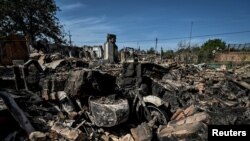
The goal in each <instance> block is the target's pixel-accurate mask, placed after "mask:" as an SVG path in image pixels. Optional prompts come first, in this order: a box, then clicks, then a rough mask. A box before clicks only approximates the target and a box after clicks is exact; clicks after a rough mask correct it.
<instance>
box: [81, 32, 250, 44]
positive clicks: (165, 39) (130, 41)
mask: <svg viewBox="0 0 250 141" xmlns="http://www.w3.org/2000/svg"><path fill="white" fill-rule="evenodd" d="M241 33H250V30H245V31H236V32H225V33H215V34H205V35H192V39H193V38H201V37H209V36H219V35H233V34H241ZM182 39H190V36H186V37H184V36H183V37H170V38H157V41H169V40H182ZM154 41H156V40H155V39H151V40H127V41H119V42H118V43H137V42H138V43H139V42H154ZM76 42H78V43H89V44H97V43H101V42H98V41H97V42H84V41H76Z"/></svg>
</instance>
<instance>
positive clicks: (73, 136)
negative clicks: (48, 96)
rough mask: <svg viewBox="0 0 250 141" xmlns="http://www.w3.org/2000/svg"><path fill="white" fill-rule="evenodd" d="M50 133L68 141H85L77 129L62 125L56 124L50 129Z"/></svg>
mask: <svg viewBox="0 0 250 141" xmlns="http://www.w3.org/2000/svg"><path fill="white" fill-rule="evenodd" d="M51 130H52V131H55V132H56V133H58V134H60V135H61V136H63V137H64V138H66V139H67V140H69V141H82V140H84V139H85V137H84V134H83V133H82V131H81V130H79V129H74V128H71V127H67V126H64V125H63V124H62V123H59V122H56V123H55V124H54V125H53V126H52V128H51Z"/></svg>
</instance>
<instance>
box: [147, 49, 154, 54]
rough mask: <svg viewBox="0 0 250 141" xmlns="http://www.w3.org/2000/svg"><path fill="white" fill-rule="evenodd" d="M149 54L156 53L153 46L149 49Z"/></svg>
mask: <svg viewBox="0 0 250 141" xmlns="http://www.w3.org/2000/svg"><path fill="white" fill-rule="evenodd" d="M147 54H155V49H154V48H153V47H151V48H150V49H149V50H147Z"/></svg>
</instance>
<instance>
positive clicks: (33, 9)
mask: <svg viewBox="0 0 250 141" xmlns="http://www.w3.org/2000/svg"><path fill="white" fill-rule="evenodd" d="M58 10H59V8H58V7H57V6H56V4H55V1H54V0H1V2H0V36H6V35H9V34H12V33H14V34H21V35H24V36H27V37H29V38H30V40H31V42H32V43H33V42H34V41H36V40H37V39H45V38H47V39H52V40H54V41H55V42H63V30H62V26H61V25H60V24H59V20H58V19H57V17H56V12H57V11H58Z"/></svg>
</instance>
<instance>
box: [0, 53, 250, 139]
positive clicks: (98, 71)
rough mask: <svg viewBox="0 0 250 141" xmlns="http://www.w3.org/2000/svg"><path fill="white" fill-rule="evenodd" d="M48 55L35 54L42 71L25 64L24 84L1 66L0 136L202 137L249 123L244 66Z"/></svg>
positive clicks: (248, 84) (248, 88)
mask: <svg viewBox="0 0 250 141" xmlns="http://www.w3.org/2000/svg"><path fill="white" fill-rule="evenodd" d="M55 58H57V59H53V58H51V57H49V58H48V57H47V58H46V57H45V56H44V57H43V58H41V57H38V58H36V59H38V62H39V64H40V65H41V66H42V67H41V68H42V69H43V71H42V72H40V71H37V70H36V69H35V68H36V67H34V66H33V65H30V66H29V67H28V68H27V76H26V77H25V78H26V80H25V81H20V83H21V82H22V83H24V84H23V85H22V86H26V85H27V87H24V89H20V88H19V89H18V90H15V86H14V85H15V84H14V82H11V81H5V79H3V78H4V74H5V73H7V72H5V73H4V72H3V70H4V69H3V68H1V75H2V78H1V79H0V80H1V82H0V83H1V90H0V97H1V99H0V125H1V126H0V133H1V134H0V139H1V140H6V141H10V140H12V141H13V140H29V139H30V140H37V141H40V140H69V141H80V140H104V141H109V140H114V141H151V140H159V141H163V140H207V125H221V124H222V125H229V124H230V125H231V124H232V125H236V124H249V123H250V108H249V107H250V101H249V99H250V95H249V93H250V77H249V76H250V75H249V72H250V71H249V68H250V67H249V66H245V67H242V68H240V69H236V70H234V71H226V70H221V71H218V70H212V69H206V68H203V69H200V68H198V67H196V66H194V65H177V64H176V63H175V64H172V65H163V64H162V65H161V64H154V63H138V62H134V63H123V64H112V65H111V64H106V65H104V64H102V65H93V64H92V65H91V64H90V63H89V62H87V61H82V60H80V59H75V58H68V59H63V58H60V56H58V57H55ZM44 60H45V61H44ZM8 73H10V72H8ZM8 75H9V74H8ZM4 83H5V85H2V84H4ZM6 83H8V84H6ZM6 85H7V86H8V87H7V88H5V87H3V86H6ZM12 85H13V88H12V87H11V86H12ZM6 127H8V128H6Z"/></svg>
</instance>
